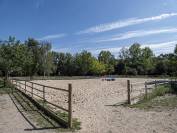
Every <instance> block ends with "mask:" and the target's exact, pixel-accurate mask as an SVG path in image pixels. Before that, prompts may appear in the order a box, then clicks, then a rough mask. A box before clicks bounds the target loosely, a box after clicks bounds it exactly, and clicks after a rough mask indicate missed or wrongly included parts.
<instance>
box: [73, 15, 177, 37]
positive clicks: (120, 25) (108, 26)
mask: <svg viewBox="0 0 177 133" xmlns="http://www.w3.org/2000/svg"><path fill="white" fill-rule="evenodd" d="M173 16H177V13H166V14H161V15H159V16H151V17H147V18H130V19H126V20H121V21H116V22H112V23H107V24H100V25H97V26H93V27H90V28H88V29H85V30H82V31H79V32H77V33H76V34H86V33H99V32H105V31H110V30H114V29H119V28H123V27H127V26H131V25H136V24H141V23H145V22H149V21H157V20H163V19H167V18H170V17H173Z"/></svg>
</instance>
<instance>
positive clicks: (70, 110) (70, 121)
mask: <svg viewBox="0 0 177 133" xmlns="http://www.w3.org/2000/svg"><path fill="white" fill-rule="evenodd" d="M68 91H69V96H68V111H69V112H68V113H69V114H68V126H69V128H72V84H68Z"/></svg>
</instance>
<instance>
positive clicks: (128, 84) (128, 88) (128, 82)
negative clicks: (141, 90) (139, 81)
mask: <svg viewBox="0 0 177 133" xmlns="http://www.w3.org/2000/svg"><path fill="white" fill-rule="evenodd" d="M127 99H128V101H127V103H128V104H131V100H130V80H127Z"/></svg>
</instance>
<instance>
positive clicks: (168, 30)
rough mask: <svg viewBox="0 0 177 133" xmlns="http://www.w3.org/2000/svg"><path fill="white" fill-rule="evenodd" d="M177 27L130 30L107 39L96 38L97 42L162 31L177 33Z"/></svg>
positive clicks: (160, 32)
mask: <svg viewBox="0 0 177 133" xmlns="http://www.w3.org/2000/svg"><path fill="white" fill-rule="evenodd" d="M176 32H177V28H165V29H155V30H139V31H129V32H126V33H123V34H118V35H114V36H112V37H109V38H106V39H96V40H95V42H97V43H99V42H110V41H118V40H126V39H130V38H135V37H143V36H149V35H154V34H162V33H176Z"/></svg>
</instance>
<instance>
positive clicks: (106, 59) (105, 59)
mask: <svg viewBox="0 0 177 133" xmlns="http://www.w3.org/2000/svg"><path fill="white" fill-rule="evenodd" d="M98 60H99V62H101V63H103V64H104V65H105V66H106V73H107V74H112V73H113V72H114V66H115V63H116V62H115V58H114V55H112V54H111V52H110V51H101V52H100V53H99V55H98Z"/></svg>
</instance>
